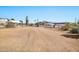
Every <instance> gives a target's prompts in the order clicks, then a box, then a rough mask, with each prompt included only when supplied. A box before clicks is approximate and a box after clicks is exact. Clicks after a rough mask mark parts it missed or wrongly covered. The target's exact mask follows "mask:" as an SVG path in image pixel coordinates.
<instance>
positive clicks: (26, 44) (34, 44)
mask: <svg viewBox="0 0 79 59" xmlns="http://www.w3.org/2000/svg"><path fill="white" fill-rule="evenodd" d="M63 33H64V32H60V31H57V30H52V29H51V30H50V29H47V28H41V27H24V28H10V29H0V51H28V52H31V51H32V52H33V51H35V52H38V51H41V52H42V51H46V52H49V51H61V52H62V51H79V40H78V39H77V40H76V39H73V38H66V37H64V36H62V34H63Z"/></svg>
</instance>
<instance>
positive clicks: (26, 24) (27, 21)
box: [26, 16, 29, 26]
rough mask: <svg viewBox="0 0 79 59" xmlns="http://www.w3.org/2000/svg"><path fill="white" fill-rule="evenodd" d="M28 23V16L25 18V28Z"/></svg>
mask: <svg viewBox="0 0 79 59" xmlns="http://www.w3.org/2000/svg"><path fill="white" fill-rule="evenodd" d="M28 22H29V20H28V16H26V26H27V25H28Z"/></svg>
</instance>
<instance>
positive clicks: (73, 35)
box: [62, 34, 79, 39]
mask: <svg viewBox="0 0 79 59" xmlns="http://www.w3.org/2000/svg"><path fill="white" fill-rule="evenodd" d="M62 36H64V37H66V38H72V39H79V34H63V35H62Z"/></svg>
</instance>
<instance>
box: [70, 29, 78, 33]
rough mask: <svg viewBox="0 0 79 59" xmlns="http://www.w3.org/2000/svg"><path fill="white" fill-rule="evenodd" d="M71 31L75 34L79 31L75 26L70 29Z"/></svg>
mask: <svg viewBox="0 0 79 59" xmlns="http://www.w3.org/2000/svg"><path fill="white" fill-rule="evenodd" d="M70 33H73V34H77V33H79V31H78V28H73V29H72V30H70Z"/></svg>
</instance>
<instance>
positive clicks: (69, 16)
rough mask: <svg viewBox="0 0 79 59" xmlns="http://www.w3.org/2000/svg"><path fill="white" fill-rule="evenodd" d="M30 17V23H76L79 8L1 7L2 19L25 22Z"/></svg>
mask: <svg viewBox="0 0 79 59" xmlns="http://www.w3.org/2000/svg"><path fill="white" fill-rule="evenodd" d="M26 16H28V17H29V21H30V22H34V20H35V19H39V21H51V22H65V21H66V22H74V21H75V17H76V18H77V19H78V18H79V7H78V6H0V17H1V18H14V19H15V20H23V21H25V17H26Z"/></svg>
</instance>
